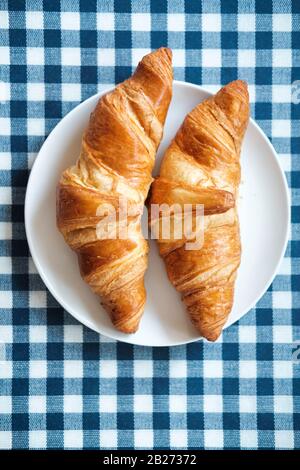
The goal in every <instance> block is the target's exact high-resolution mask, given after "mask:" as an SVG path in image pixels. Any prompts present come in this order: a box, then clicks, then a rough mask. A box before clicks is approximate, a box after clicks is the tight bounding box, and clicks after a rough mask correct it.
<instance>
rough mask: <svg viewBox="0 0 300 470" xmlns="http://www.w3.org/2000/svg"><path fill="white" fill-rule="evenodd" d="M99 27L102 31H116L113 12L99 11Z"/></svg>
mask: <svg viewBox="0 0 300 470" xmlns="http://www.w3.org/2000/svg"><path fill="white" fill-rule="evenodd" d="M97 29H99V30H100V31H101V30H102V31H114V29H115V16H114V14H113V13H97Z"/></svg>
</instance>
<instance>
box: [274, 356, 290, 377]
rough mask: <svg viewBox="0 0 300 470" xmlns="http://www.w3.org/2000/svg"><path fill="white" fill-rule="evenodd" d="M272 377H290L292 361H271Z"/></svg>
mask: <svg viewBox="0 0 300 470" xmlns="http://www.w3.org/2000/svg"><path fill="white" fill-rule="evenodd" d="M273 376H274V379H291V378H292V377H293V362H292V361H291V360H289V361H274V363H273Z"/></svg>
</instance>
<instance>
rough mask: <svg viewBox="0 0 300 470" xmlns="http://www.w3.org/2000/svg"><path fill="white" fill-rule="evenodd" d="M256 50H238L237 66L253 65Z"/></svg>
mask: <svg viewBox="0 0 300 470" xmlns="http://www.w3.org/2000/svg"><path fill="white" fill-rule="evenodd" d="M255 56H256V51H255V50H254V49H239V50H238V66H239V67H255Z"/></svg>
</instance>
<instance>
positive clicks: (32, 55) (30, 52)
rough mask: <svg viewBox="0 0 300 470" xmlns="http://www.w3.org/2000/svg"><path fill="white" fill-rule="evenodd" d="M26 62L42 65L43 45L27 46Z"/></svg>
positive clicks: (43, 58)
mask: <svg viewBox="0 0 300 470" xmlns="http://www.w3.org/2000/svg"><path fill="white" fill-rule="evenodd" d="M26 53H27V64H28V65H44V62H45V57H44V48H43V47H27V48H26Z"/></svg>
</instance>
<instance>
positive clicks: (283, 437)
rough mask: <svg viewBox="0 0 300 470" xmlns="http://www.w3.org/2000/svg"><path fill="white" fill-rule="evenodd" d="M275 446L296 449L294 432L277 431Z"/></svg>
mask: <svg viewBox="0 0 300 470" xmlns="http://www.w3.org/2000/svg"><path fill="white" fill-rule="evenodd" d="M275 448H276V449H294V432H293V431H287V430H284V431H275Z"/></svg>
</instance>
